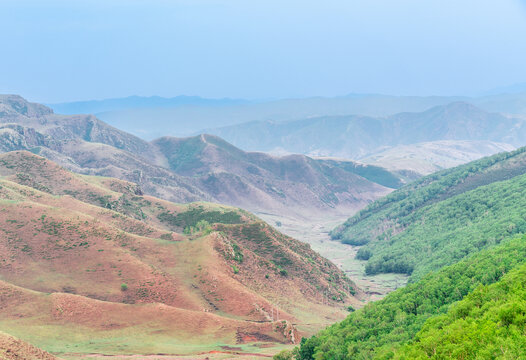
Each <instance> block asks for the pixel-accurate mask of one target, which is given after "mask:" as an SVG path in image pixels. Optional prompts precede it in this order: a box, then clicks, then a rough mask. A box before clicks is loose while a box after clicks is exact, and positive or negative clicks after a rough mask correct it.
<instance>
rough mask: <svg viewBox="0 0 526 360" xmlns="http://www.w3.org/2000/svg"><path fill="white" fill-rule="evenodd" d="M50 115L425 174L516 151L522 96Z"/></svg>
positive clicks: (107, 103)
mask: <svg viewBox="0 0 526 360" xmlns="http://www.w3.org/2000/svg"><path fill="white" fill-rule="evenodd" d="M517 89H519V90H520V89H521V88H520V87H518V88H517ZM504 90H505V89H504ZM504 90H502V91H504ZM52 106H53V107H54V108H55V109H57V110H64V111H66V112H68V113H75V112H83V111H90V112H92V113H97V112H98V111H103V112H99V113H98V115H97V116H99V117H100V118H102V119H103V120H106V121H108V122H109V123H110V124H112V125H114V126H117V127H118V128H122V129H125V130H127V131H130V132H131V133H133V134H135V135H138V136H140V137H143V138H147V139H148V138H153V137H161V136H165V135H166V134H179V135H180V134H194V135H197V134H200V133H209V134H214V135H217V136H219V137H221V138H223V139H225V140H226V141H228V142H230V143H232V144H233V145H235V146H237V147H239V148H241V149H243V150H245V151H264V152H271V153H276V154H289V153H299V154H305V155H309V156H322V157H337V158H346V159H353V160H360V161H362V162H366V163H370V164H376V165H380V166H383V167H387V168H389V169H391V170H395V171H398V170H410V171H412V172H414V173H415V175H426V174H429V173H431V172H433V171H437V170H440V169H443V168H447V167H451V166H456V165H459V164H462V163H465V162H467V161H471V160H475V159H478V158H480V157H483V156H487V155H491V154H494V153H497V152H500V151H509V150H512V149H513V148H516V147H518V146H521V145H523V144H524V134H523V132H524V130H523V127H522V126H523V125H522V124H523V123H524V119H525V118H526V115H525V114H526V93H524V92H520V91H518V90H517V91H511V90H510V92H509V93H504V94H503V93H493V94H491V95H487V96H484V97H472V98H470V97H461V96H457V97H440V96H435V97H416V96H414V97H410V96H405V97H404V96H399V97H397V96H387V95H349V96H343V97H337V98H321V97H320V98H305V99H287V100H275V101H258V102H255V101H243V100H231V99H220V100H210V99H201V98H196V97H177V98H172V99H163V98H158V97H151V98H143V97H130V98H123V99H110V100H102V101H86V102H77V103H65V104H56V105H52ZM497 113H498V114H497ZM501 113H502V114H501ZM499 127H500V128H499ZM149 129H156V130H155V131H157V133H155V134H153V133H149ZM503 131H504V132H503ZM506 131H507V133H505V132H506ZM514 131H518V132H519V134H513V132H514ZM444 141H447V142H444ZM413 178H414V177H413Z"/></svg>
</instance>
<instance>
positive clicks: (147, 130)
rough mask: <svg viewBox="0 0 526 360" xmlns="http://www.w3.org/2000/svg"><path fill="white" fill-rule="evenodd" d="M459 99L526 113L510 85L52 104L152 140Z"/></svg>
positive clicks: (417, 108)
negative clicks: (474, 90) (413, 92)
mask: <svg viewBox="0 0 526 360" xmlns="http://www.w3.org/2000/svg"><path fill="white" fill-rule="evenodd" d="M518 89H519V90H520V89H522V88H521V87H518ZM456 101H464V102H469V103H471V104H473V105H475V106H477V107H479V108H481V109H483V110H485V111H488V112H500V113H507V114H518V115H526V92H525V91H524V90H522V91H513V89H508V88H503V89H500V90H498V91H497V90H495V91H493V92H491V94H489V95H486V96H481V97H467V96H392V95H378V94H350V95H347V96H340V97H332V98H327V97H311V98H299V99H280V100H257V101H254V100H242V99H206V98H200V97H196V96H178V97H175V98H161V97H156V96H153V97H140V96H131V97H127V98H116V99H106V100H92V101H78V102H70V103H60V104H49V105H48V106H50V107H51V108H53V109H54V110H55V112H57V113H60V114H71V115H73V114H86V113H89V114H95V115H96V116H97V117H98V118H100V119H101V120H103V121H106V122H107V123H109V124H110V125H112V126H115V127H117V128H119V129H122V130H125V131H127V132H130V133H132V134H134V135H137V136H139V137H142V138H145V139H148V140H151V139H153V138H156V137H160V136H165V135H172V136H187V135H191V134H192V133H198V132H202V131H203V130H204V129H209V128H217V127H224V126H228V125H234V124H241V123H245V122H252V121H274V122H281V121H291V120H301V119H306V118H311V117H320V116H348V115H364V116H370V117H386V116H390V115H394V114H397V113H401V112H422V111H425V110H428V109H430V108H432V107H434V106H439V105H446V104H449V103H451V102H456ZM243 150H249V149H243Z"/></svg>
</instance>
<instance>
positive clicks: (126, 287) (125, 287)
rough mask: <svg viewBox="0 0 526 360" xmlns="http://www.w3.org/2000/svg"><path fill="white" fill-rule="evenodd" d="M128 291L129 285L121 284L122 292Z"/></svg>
mask: <svg viewBox="0 0 526 360" xmlns="http://www.w3.org/2000/svg"><path fill="white" fill-rule="evenodd" d="M126 290H128V285H127V284H125V283H122V284H121V291H126Z"/></svg>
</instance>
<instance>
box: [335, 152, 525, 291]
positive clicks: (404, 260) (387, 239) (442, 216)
mask: <svg viewBox="0 0 526 360" xmlns="http://www.w3.org/2000/svg"><path fill="white" fill-rule="evenodd" d="M525 172H526V148H521V149H519V150H517V151H514V152H510V153H503V154H498V155H495V156H492V157H488V158H484V159H481V160H478V161H475V162H472V163H469V164H467V165H463V166H459V167H456V168H454V169H450V170H446V171H443V172H440V173H437V174H434V175H431V176H428V177H425V178H423V179H421V180H418V181H416V182H414V183H412V184H410V185H408V186H405V187H403V188H401V189H399V190H397V191H395V192H393V193H392V194H390V195H388V196H386V197H385V198H383V199H380V200H378V201H375V202H374V203H372V204H371V205H370V206H368V207H367V208H365V209H364V210H363V211H361V212H359V213H358V214H357V215H356V216H354V217H352V218H350V219H349V220H348V221H347V222H346V223H345V224H344V225H342V226H340V227H339V228H338V229H336V230H335V231H333V233H332V236H333V238H335V239H340V240H341V241H343V242H345V243H349V244H354V245H364V246H363V247H362V248H361V249H360V251H359V252H358V255H357V256H358V257H359V258H361V259H363V260H368V263H367V266H366V272H367V273H368V274H376V273H381V272H398V273H406V274H411V275H412V277H411V281H416V280H418V279H420V278H422V277H423V276H424V275H425V274H427V273H428V272H429V271H432V270H437V269H440V268H441V267H443V266H446V265H450V264H453V263H455V262H457V261H459V260H460V259H462V258H464V257H465V256H466V255H469V254H470V253H473V252H476V251H479V250H481V249H483V248H487V247H491V246H494V245H496V244H498V243H499V242H500V241H501V240H502V239H503V238H506V237H509V236H510V235H512V234H515V233H522V232H526V221H525V219H526V175H523V174H524V173H525Z"/></svg>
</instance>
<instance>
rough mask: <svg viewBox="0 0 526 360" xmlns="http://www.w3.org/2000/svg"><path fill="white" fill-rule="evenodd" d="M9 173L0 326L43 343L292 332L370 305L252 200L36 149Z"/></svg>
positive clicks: (16, 159)
mask: <svg viewBox="0 0 526 360" xmlns="http://www.w3.org/2000/svg"><path fill="white" fill-rule="evenodd" d="M0 174H1V176H2V178H1V179H0V186H1V187H0V199H1V200H0V203H1V204H0V205H1V206H0V208H1V209H0V223H2V224H3V225H2V228H1V233H0V239H1V241H0V255H1V259H0V276H1V279H2V282H1V284H2V285H1V288H2V290H1V296H2V304H3V306H2V308H1V309H0V311H1V314H2V316H1V319H2V320H1V326H2V328H3V329H5V330H6V331H7V332H9V333H10V334H12V335H15V336H18V337H20V338H21V339H23V340H27V341H29V342H31V343H32V344H35V345H37V346H39V347H42V348H44V349H45V350H48V351H52V352H100V353H113V352H120V353H174V352H180V353H184V352H190V351H196V350H199V349H205V348H206V349H211V348H214V347H220V345H219V344H241V345H243V344H247V343H249V344H254V343H261V342H263V343H292V342H296V341H298V339H299V336H300V335H301V334H305V333H310V332H312V331H315V330H316V329H319V328H320V327H323V326H325V325H326V324H328V323H330V322H331V321H335V320H337V319H338V318H341V317H342V316H344V314H345V311H346V310H345V307H346V305H347V304H357V303H358V300H357V299H356V297H355V296H354V295H356V296H359V295H360V294H359V293H357V290H356V289H355V286H354V284H353V283H352V282H351V281H350V280H349V279H348V278H346V277H345V275H344V274H343V273H342V272H341V271H340V270H339V269H338V268H337V267H336V266H334V265H333V264H332V263H330V262H329V261H328V260H326V259H324V258H322V257H321V256H319V255H318V254H317V253H315V252H314V251H312V250H311V249H310V247H309V246H308V245H306V244H304V243H301V242H299V241H297V240H294V239H292V238H289V237H287V236H284V235H282V234H280V233H279V232H277V231H276V230H275V229H273V228H272V227H270V226H269V225H267V224H266V223H264V222H262V221H261V220H259V219H257V218H256V217H254V216H253V215H251V214H249V213H247V212H245V211H241V210H238V209H235V208H231V207H226V206H219V205H214V204H210V203H193V204H188V205H178V204H174V203H170V202H167V201H164V200H161V199H158V198H154V197H151V196H147V195H143V194H142V191H141V189H140V188H139V187H138V186H137V185H135V184H133V183H129V182H126V181H122V180H117V179H112V178H102V177H93V176H83V175H76V174H74V173H71V172H69V171H67V170H65V169H63V168H61V167H59V166H58V165H56V164H54V163H52V162H51V161H49V160H46V159H44V158H42V157H39V156H36V155H33V154H31V153H28V152H24V151H22V152H20V151H18V152H10V153H6V154H3V155H1V156H0ZM42 329H47V331H46V332H45V334H48V335H42V334H43V332H42ZM153 339H155V341H153Z"/></svg>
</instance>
